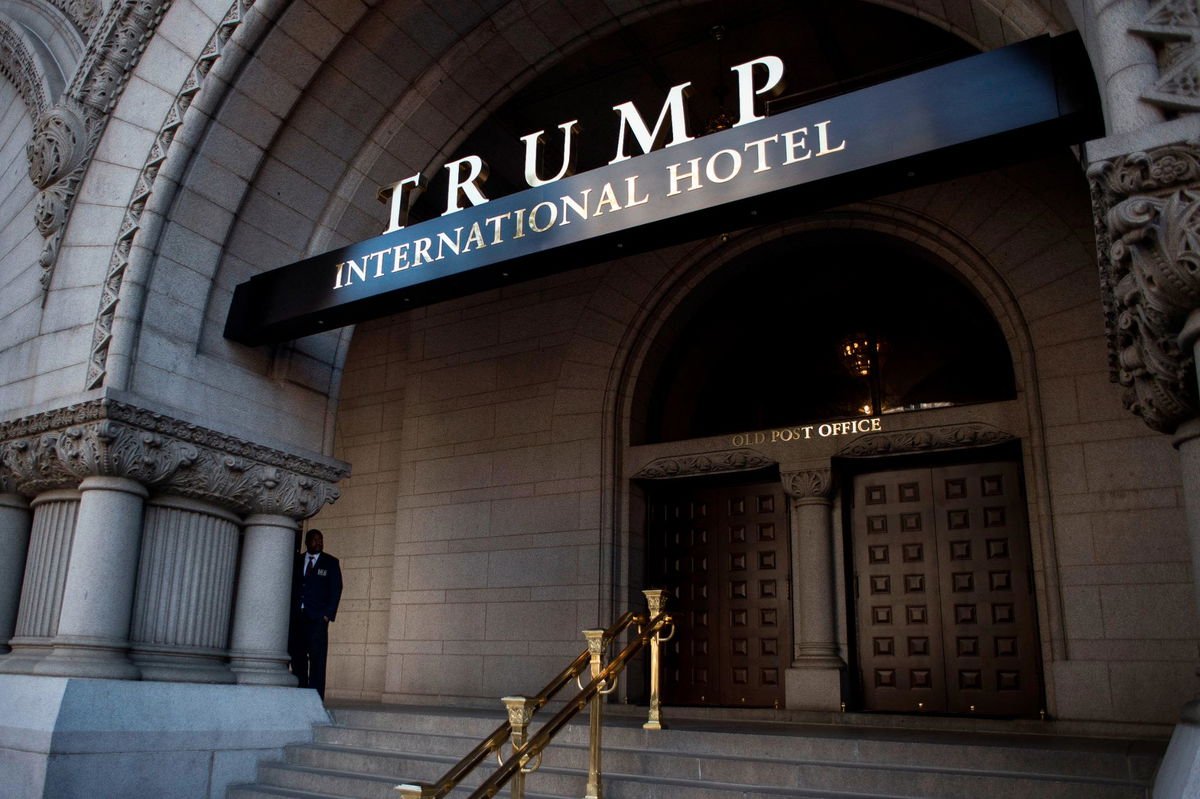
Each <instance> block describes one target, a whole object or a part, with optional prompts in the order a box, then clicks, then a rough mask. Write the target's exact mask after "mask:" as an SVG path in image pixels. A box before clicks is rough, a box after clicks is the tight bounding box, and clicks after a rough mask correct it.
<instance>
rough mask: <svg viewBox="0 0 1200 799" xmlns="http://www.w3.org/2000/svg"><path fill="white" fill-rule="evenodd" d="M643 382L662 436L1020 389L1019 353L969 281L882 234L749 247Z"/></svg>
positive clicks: (664, 343) (813, 235)
mask: <svg viewBox="0 0 1200 799" xmlns="http://www.w3.org/2000/svg"><path fill="white" fill-rule="evenodd" d="M657 344H658V346H657V347H656V352H655V354H654V355H652V356H651V359H650V362H649V363H648V364H647V368H646V369H644V370H643V371H642V375H643V376H642V378H641V381H640V384H639V386H638V393H639V396H640V397H641V398H642V400H643V402H644V406H643V407H644V408H645V414H644V421H643V422H642V423H641V424H640V425H637V426H635V427H634V428H633V429H632V430H631V443H632V444H634V445H637V444H653V443H659V442H664V441H675V440H681V439H689V438H701V437H706V436H716V435H723V434H727V433H735V432H738V431H744V430H761V429H766V428H772V427H782V426H785V425H789V424H799V423H809V422H815V421H824V420H828V419H845V418H852V417H855V416H867V415H888V414H893V413H902V412H905V411H912V410H927V409H932V408H940V407H949V406H952V405H963V404H972V403H980V402H993V401H998V400H1007V399H1012V398H1014V397H1015V396H1016V383H1015V379H1014V373H1013V362H1012V357H1011V355H1010V353H1009V349H1008V344H1007V342H1006V341H1005V338H1004V335H1003V333H1002V332H1001V330H1000V327H999V325H998V324H997V323H996V320H995V318H994V317H993V316H992V314H991V312H990V311H989V309H988V308H987V306H986V305H985V304H984V303H983V301H982V300H981V299H980V298H979V297H978V296H977V295H976V294H975V292H974V291H973V290H972V288H971V287H970V286H968V285H967V284H966V283H964V282H963V281H962V280H961V279H960V278H958V277H957V276H956V275H955V274H953V273H951V272H950V270H949V269H947V268H946V267H944V266H942V265H940V264H938V263H936V261H935V260H934V259H933V258H932V257H931V256H929V255H928V254H926V253H924V252H922V251H920V250H919V249H918V248H916V247H914V246H912V245H911V244H909V243H907V242H902V241H899V240H896V239H894V238H892V237H889V236H886V235H884V234H880V233H876V232H872V231H867V230H856V229H835V230H824V231H812V232H806V233H802V234H797V235H793V236H788V237H786V238H780V239H776V240H774V241H771V242H768V243H766V244H763V245H762V246H760V247H758V248H755V249H753V250H751V251H749V252H745V253H743V254H741V255H739V256H737V257H736V258H734V259H733V260H732V261H731V262H730V263H728V264H727V265H726V266H725V267H724V268H723V269H721V270H720V271H719V272H717V273H716V274H714V275H713V276H712V277H711V278H709V279H708V280H707V281H705V282H704V283H703V284H702V285H701V286H700V287H699V288H697V289H696V290H695V291H693V292H691V293H690V294H689V295H688V296H687V297H686V299H684V300H683V301H682V302H681V304H680V305H679V307H678V308H677V310H676V312H675V313H674V314H673V316H672V318H671V319H670V320H669V322H668V324H667V325H666V326H665V329H664V332H663V333H662V334H660V341H659V342H657Z"/></svg>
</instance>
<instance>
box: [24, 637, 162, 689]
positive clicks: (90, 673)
mask: <svg viewBox="0 0 1200 799" xmlns="http://www.w3.org/2000/svg"><path fill="white" fill-rule="evenodd" d="M128 646H129V644H128V642H127V641H109V640H103V639H92V638H82V637H70V638H68V637H65V636H59V637H58V638H55V639H54V642H53V649H51V650H50V652H49V653H48V654H47V655H46V656H45V657H44V658H42V659H41V661H40V662H38V663H37V665H35V666H34V667H33V673H34V674H39V675H43V676H47V677H91V678H94V679H100V680H138V679H141V676H142V674H141V672H140V671H138V669H137V666H134V665H133V664H132V663H130V662H129V658H128V657H127V656H126V652H127V648H128Z"/></svg>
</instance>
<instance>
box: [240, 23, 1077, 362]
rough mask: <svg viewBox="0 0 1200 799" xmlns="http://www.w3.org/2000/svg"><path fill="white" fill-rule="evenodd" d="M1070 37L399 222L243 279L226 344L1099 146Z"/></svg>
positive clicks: (288, 334) (291, 334) (309, 329)
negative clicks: (1088, 140) (1070, 148)
mask: <svg viewBox="0 0 1200 799" xmlns="http://www.w3.org/2000/svg"><path fill="white" fill-rule="evenodd" d="M1095 107H1096V103H1095V99H1094V84H1093V83H1092V81H1091V74H1090V71H1089V70H1088V69H1087V62H1086V58H1085V57H1084V56H1083V50H1082V47H1080V46H1079V44H1078V40H1077V38H1075V37H1059V38H1058V39H1053V40H1052V39H1049V38H1048V37H1042V38H1039V39H1034V40H1030V41H1027V42H1023V43H1021V44H1017V45H1013V46H1011V47H1006V48H1003V49H1000V50H993V51H991V52H988V53H983V54H981V55H978V56H973V57H971V58H966V59H963V60H961V61H957V62H954V63H951V64H946V65H943V66H940V67H936V68H934V69H930V70H926V71H924V72H920V73H917V74H914V75H910V76H907V77H903V78H899V79H897V80H893V81H889V82H887V83H882V84H879V85H876V86H872V87H870V88H867V89H862V90H860V91H856V92H852V93H849V94H844V95H841V96H839V97H834V98H832V99H828V100H824V101H822V102H819V103H816V104H813V105H809V106H806V107H804V108H799V109H796V110H793V111H788V112H786V113H782V114H778V115H776V116H771V117H767V118H765V119H761V120H759V121H755V122H750V123H749V124H744V125H740V126H737V127H733V128H730V129H728V130H723V131H720V132H718V133H714V134H711V135H708V136H704V137H702V138H697V139H694V140H691V141H686V142H683V143H679V144H677V145H675V146H671V147H666V148H664V149H660V150H656V151H654V152H651V153H648V154H646V155H642V156H639V157H636V158H630V159H627V160H622V161H620V162H617V163H613V164H610V165H609V166H606V167H602V168H599V169H594V170H591V171H589V172H585V173H583V174H579V175H575V176H572V177H567V178H564V179H562V180H558V181H555V182H553V183H548V184H546V185H542V186H539V187H537V188H532V189H528V190H525V191H521V192H518V193H516V194H511V195H509V196H507V197H502V198H499V199H495V200H491V201H488V202H484V203H481V204H479V205H475V206H473V207H470V208H466V209H464V210H461V211H457V212H454V213H449V214H446V215H444V216H442V217H439V218H437V219H433V220H430V221H427V222H423V223H420V224H417V225H414V226H412V227H407V228H400V229H398V230H395V231H393V232H390V233H386V234H384V235H381V236H377V237H375V238H371V239H368V240H366V241H361V242H358V243H356V244H351V245H349V246H346V247H342V248H341V249H338V250H334V251H332V252H329V253H325V254H323V255H318V256H315V257H312V258H307V259H305V260H303V261H300V262H298V263H294V264H291V265H290V266H284V267H280V268H278V269H275V270H272V271H270V272H266V273H263V274H260V275H257V276H256V277H254V278H252V279H250V280H248V281H246V282H244V283H242V284H241V285H239V286H238V287H237V289H236V291H235V293H234V298H233V303H232V306H231V308H230V312H229V318H228V321H227V323H226V328H225V335H226V336H227V337H229V338H231V339H234V340H236V341H240V342H243V343H246V344H264V343H271V342H277V341H282V340H286V339H289V338H296V337H299V336H304V335H309V334H312V333H316V332H320V331H322V330H326V329H331V328H335V327H340V326H342V325H347V324H352V323H355V322H360V321H364V320H367V319H371V318H375V317H378V316H383V315H386V314H389V313H395V312H398V311H401V310H406V309H408V308H413V307H416V306H419V305H423V304H428V303H431V302H437V301H440V300H444V299H448V298H451V297H456V296H463V295H465V294H469V293H472V292H475V291H479V290H481V289H484V288H488V287H492V286H496V285H503V284H505V283H509V282H513V281H517V280H524V279H528V278H530V277H534V276H537V275H541V274H546V273H548V272H554V271H561V270H565V269H570V268H574V267H578V266H582V265H586V264H589V263H597V262H600V261H604V260H609V259H612V258H614V257H619V256H621V255H625V254H630V253H632V252H636V251H639V250H643V249H645V248H647V247H655V246H662V245H664V244H667V243H672V242H675V241H680V240H686V239H688V238H695V237H697V236H699V235H706V234H708V235H711V234H713V233H719V232H722V231H727V230H734V229H738V228H743V227H747V226H749V225H752V224H757V223H761V222H764V221H768V220H770V219H775V218H780V217H783V216H790V215H794V214H796V213H798V212H801V211H804V210H810V209H816V208H821V207H829V206H831V205H835V204H838V203H841V202H846V201H847V200H850V199H854V198H855V197H863V196H877V195H879V194H883V193H886V192H888V191H892V190H895V189H897V188H901V187H903V186H906V185H913V184H914V183H915V182H926V181H929V180H934V179H940V178H941V177H944V176H946V175H951V174H956V173H961V172H964V171H972V170H976V171H977V170H980V169H985V168H992V167H995V166H997V165H999V164H1000V163H1003V162H1008V161H1016V160H1024V159H1026V158H1029V157H1031V156H1033V155H1036V154H1039V153H1041V152H1045V151H1047V150H1048V149H1051V148H1054V147H1061V146H1063V145H1064V144H1070V143H1075V142H1078V141H1080V140H1081V139H1082V138H1084V137H1087V136H1091V135H1096V134H1097V133H1098V131H1097V129H1096V118H1097V115H1096V113H1095Z"/></svg>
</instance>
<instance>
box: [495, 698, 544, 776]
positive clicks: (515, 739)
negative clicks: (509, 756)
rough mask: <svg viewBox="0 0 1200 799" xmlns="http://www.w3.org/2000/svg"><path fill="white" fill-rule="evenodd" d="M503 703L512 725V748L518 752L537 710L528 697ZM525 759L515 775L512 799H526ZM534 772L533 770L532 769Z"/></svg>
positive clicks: (507, 700) (504, 700)
mask: <svg viewBox="0 0 1200 799" xmlns="http://www.w3.org/2000/svg"><path fill="white" fill-rule="evenodd" d="M500 701H501V702H503V703H504V707H505V709H506V710H507V711H508V723H509V724H511V725H512V737H511V739H510V740H511V741H512V748H513V752H516V751H517V750H518V749H520V748H521V747H522V746H524V745H525V733H526V732H527V731H528V730H529V722H530V721H532V720H533V712H534V711H535V710H537V706H536V705H535V704H534V701H533V700H532V699H531V698H529V697H528V696H506V697H503V698H502V699H501V700H500ZM524 766H525V759H524V758H522V760H521V767H520V768H518V769H517V771H516V773H515V774H513V777H512V782H511V783H510V785H512V799H524V797H525V768H524ZM530 770H531V771H532V769H530Z"/></svg>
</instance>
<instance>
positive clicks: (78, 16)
mask: <svg viewBox="0 0 1200 799" xmlns="http://www.w3.org/2000/svg"><path fill="white" fill-rule="evenodd" d="M50 4H51V5H53V6H54V7H55V8H57V9H58V10H59V11H61V12H63V13H64V14H66V15H67V17H68V18H69V19H70V20H71V22H73V23H75V27H76V28H78V29H79V32H80V33H82V34H83V38H84V39H87V38H89V37H90V36H91V35H92V32H93V31H95V30H96V25H97V24H98V23H99V22H100V17H101V13H102V12H103V10H104V4H103V3H101V2H100V0H51V3H50Z"/></svg>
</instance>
